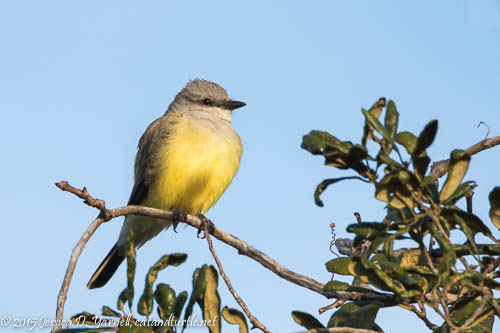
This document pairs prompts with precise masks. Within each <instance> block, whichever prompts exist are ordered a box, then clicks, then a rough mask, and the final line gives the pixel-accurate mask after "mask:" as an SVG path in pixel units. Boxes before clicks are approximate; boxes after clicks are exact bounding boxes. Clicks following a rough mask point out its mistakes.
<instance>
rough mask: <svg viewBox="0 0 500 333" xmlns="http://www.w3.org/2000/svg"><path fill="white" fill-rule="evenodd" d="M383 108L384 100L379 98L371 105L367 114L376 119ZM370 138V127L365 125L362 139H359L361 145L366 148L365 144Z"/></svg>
mask: <svg viewBox="0 0 500 333" xmlns="http://www.w3.org/2000/svg"><path fill="white" fill-rule="evenodd" d="M384 107H385V98H384V97H381V98H379V99H378V100H377V101H376V102H375V103H373V105H372V106H371V108H370V110H368V112H369V113H370V114H371V115H373V116H374V117H375V118H377V119H378V118H379V117H380V114H381V113H382V109H383V108H384ZM363 111H364V110H363ZM370 137H371V127H370V125H369V124H368V123H366V124H365V126H364V128H363V137H362V138H361V145H363V146H366V143H367V142H368V140H369V139H370Z"/></svg>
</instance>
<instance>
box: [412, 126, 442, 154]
mask: <svg viewBox="0 0 500 333" xmlns="http://www.w3.org/2000/svg"><path fill="white" fill-rule="evenodd" d="M437 129H438V121H437V120H432V121H430V122H429V123H428V124H427V125H425V127H424V129H423V130H422V132H421V133H420V135H419V137H418V139H417V145H416V147H415V150H414V151H413V152H412V154H411V157H412V160H413V159H415V158H416V157H419V156H420V154H422V153H423V152H424V151H425V150H426V149H427V148H429V147H430V145H431V144H432V142H433V141H434V138H435V137H436V133H437Z"/></svg>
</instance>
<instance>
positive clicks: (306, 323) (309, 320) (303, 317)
mask: <svg viewBox="0 0 500 333" xmlns="http://www.w3.org/2000/svg"><path fill="white" fill-rule="evenodd" d="M292 317H293V320H295V322H296V323H297V324H299V325H300V326H302V327H304V328H305V329H308V330H310V329H313V328H325V326H324V325H323V324H322V323H321V322H320V321H319V320H318V319H316V318H314V317H313V316H311V315H310V314H309V313H306V312H302V311H292Z"/></svg>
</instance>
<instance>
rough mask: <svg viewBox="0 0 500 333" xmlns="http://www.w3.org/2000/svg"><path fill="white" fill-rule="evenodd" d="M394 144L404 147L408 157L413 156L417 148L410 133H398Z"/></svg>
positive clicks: (415, 140) (414, 139) (415, 139)
mask: <svg viewBox="0 0 500 333" xmlns="http://www.w3.org/2000/svg"><path fill="white" fill-rule="evenodd" d="M396 142H397V143H399V144H400V145H402V146H403V147H405V149H406V152H407V153H408V154H409V155H412V154H413V151H414V150H415V148H416V147H417V137H416V136H415V135H413V133H410V132H406V131H404V132H400V133H398V135H396Z"/></svg>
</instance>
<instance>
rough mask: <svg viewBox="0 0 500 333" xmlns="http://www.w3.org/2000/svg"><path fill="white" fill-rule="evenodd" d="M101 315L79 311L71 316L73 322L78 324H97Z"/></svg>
mask: <svg viewBox="0 0 500 333" xmlns="http://www.w3.org/2000/svg"><path fill="white" fill-rule="evenodd" d="M98 319H99V317H97V316H96V315H95V314H92V313H90V312H87V311H83V312H80V313H77V314H76V315H74V316H72V317H71V322H72V323H73V324H76V325H82V324H87V325H95V324H96V322H97V320H98Z"/></svg>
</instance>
